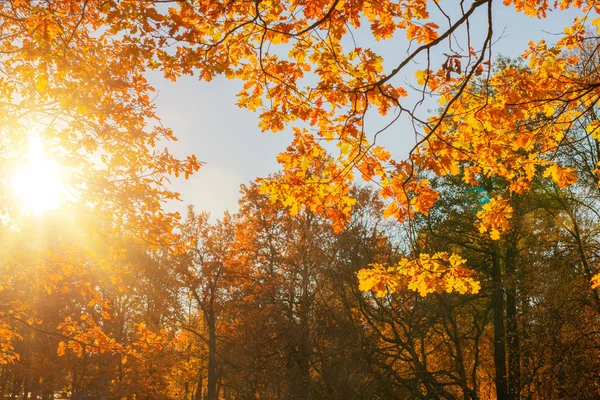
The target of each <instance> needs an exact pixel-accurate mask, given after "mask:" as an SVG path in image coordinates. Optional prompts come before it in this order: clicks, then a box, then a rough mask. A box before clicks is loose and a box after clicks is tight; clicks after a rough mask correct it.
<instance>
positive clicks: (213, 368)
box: [205, 309, 218, 400]
mask: <svg viewBox="0 0 600 400" xmlns="http://www.w3.org/2000/svg"><path fill="white" fill-rule="evenodd" d="M205 316H206V325H207V328H208V382H207V396H206V399H207V400H217V399H218V397H217V354H216V353H217V332H216V322H215V315H214V310H212V309H209V310H206V312H205Z"/></svg>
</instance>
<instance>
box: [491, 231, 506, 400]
mask: <svg viewBox="0 0 600 400" xmlns="http://www.w3.org/2000/svg"><path fill="white" fill-rule="evenodd" d="M492 283H493V285H494V287H493V292H492V311H493V314H494V318H493V320H494V367H495V370H496V376H495V383H496V397H497V399H498V400H508V399H509V397H508V381H507V371H506V331H505V328H504V308H505V307H504V282H503V279H502V262H501V257H500V247H499V245H498V244H497V243H494V244H493V253H492Z"/></svg>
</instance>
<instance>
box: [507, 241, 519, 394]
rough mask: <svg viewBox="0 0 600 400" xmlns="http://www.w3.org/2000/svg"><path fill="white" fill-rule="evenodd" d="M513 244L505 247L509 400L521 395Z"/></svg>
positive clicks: (515, 269) (515, 270)
mask: <svg viewBox="0 0 600 400" xmlns="http://www.w3.org/2000/svg"><path fill="white" fill-rule="evenodd" d="M516 272H517V268H516V259H515V249H514V245H513V244H512V243H511V244H509V245H508V246H507V249H506V274H507V277H508V280H507V284H506V289H507V290H506V331H507V335H506V338H507V344H508V393H509V398H510V399H511V400H518V399H519V398H520V397H521V396H520V393H521V349H520V345H519V321H518V318H517V276H516Z"/></svg>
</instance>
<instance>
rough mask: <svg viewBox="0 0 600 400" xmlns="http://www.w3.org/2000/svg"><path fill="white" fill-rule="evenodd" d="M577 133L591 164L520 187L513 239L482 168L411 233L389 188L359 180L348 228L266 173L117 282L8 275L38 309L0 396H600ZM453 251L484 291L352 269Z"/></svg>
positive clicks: (443, 185)
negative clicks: (304, 204)
mask: <svg viewBox="0 0 600 400" xmlns="http://www.w3.org/2000/svg"><path fill="white" fill-rule="evenodd" d="M579 139H581V140H576V141H572V142H570V143H565V145H564V146H563V151H562V153H561V154H560V157H561V158H562V161H564V162H565V163H570V164H572V163H578V164H579V165H578V167H579V168H580V169H581V170H585V171H588V174H587V176H581V178H580V180H579V182H578V183H577V184H576V185H573V186H571V187H570V188H569V189H568V190H564V189H560V188H559V187H558V186H557V185H554V184H551V183H548V181H546V180H543V179H540V180H539V181H536V182H535V184H534V187H532V190H531V192H530V193H528V194H527V195H515V196H513V197H512V198H511V199H510V201H509V204H510V206H511V207H512V208H513V210H514V214H513V217H512V218H511V222H510V223H511V226H510V229H509V231H508V232H506V233H505V234H503V235H502V236H501V237H500V239H498V240H492V239H491V238H490V235H489V234H488V233H481V232H480V231H479V229H478V220H477V217H476V214H477V211H478V210H479V209H480V207H481V205H482V204H485V203H487V202H488V201H489V199H490V198H493V196H494V193H495V192H497V191H500V190H503V189H504V187H503V185H504V183H503V182H501V181H499V180H494V179H486V178H484V177H482V178H481V179H480V182H479V183H480V186H479V188H474V187H472V186H470V185H467V184H464V183H463V182H462V181H461V180H460V178H459V177H441V178H437V179H435V181H434V186H435V188H436V190H438V191H439V192H440V194H441V197H440V199H439V201H438V203H437V205H436V206H435V208H434V209H433V210H432V212H431V213H430V214H429V215H428V216H420V217H418V218H416V219H415V220H414V221H412V222H411V223H410V224H409V225H400V224H392V223H390V222H389V221H388V222H386V221H385V220H383V219H382V207H383V204H382V202H381V201H380V199H379V198H378V197H377V195H375V194H374V193H373V192H372V191H370V190H367V189H356V193H355V194H356V197H357V199H358V201H357V204H356V206H355V208H354V211H353V214H352V221H351V223H350V224H349V225H348V226H347V228H346V229H345V230H344V231H343V232H342V233H340V234H334V233H333V231H332V229H331V227H330V224H329V223H328V222H326V221H325V220H324V219H323V218H321V217H318V216H316V215H314V214H312V213H311V212H309V211H302V212H300V213H299V214H297V215H295V216H290V215H289V213H288V212H287V210H286V209H285V207H283V206H282V205H281V204H279V203H272V202H271V201H270V200H269V197H268V195H263V194H260V192H259V190H258V186H257V185H256V184H252V185H250V186H248V187H243V188H242V197H241V200H240V210H239V212H238V213H237V214H235V215H230V214H226V215H225V216H224V217H223V218H222V219H221V220H218V221H217V222H215V223H211V222H209V218H208V216H207V215H206V214H196V213H195V212H194V211H193V209H190V210H189V213H188V216H187V219H186V221H185V223H184V224H182V226H181V228H180V239H179V240H181V241H182V242H184V243H186V247H185V248H184V250H180V251H179V252H175V254H174V252H173V251H167V250H166V249H160V248H149V247H147V246H145V245H144V244H143V243H136V242H135V241H134V240H124V239H119V240H122V246H123V249H122V251H121V253H122V257H121V258H120V260H119V261H118V262H117V263H116V264H115V265H118V266H120V268H121V269H122V270H121V271H120V273H119V274H111V273H109V272H107V271H108V270H110V271H112V270H114V268H115V265H112V266H111V268H110V269H106V268H103V266H102V265H101V263H97V262H94V263H92V262H90V263H87V264H86V263H85V262H83V264H81V263H80V265H85V271H78V272H71V274H70V276H73V277H76V279H77V280H79V281H72V282H70V283H69V285H68V287H67V288H66V289H63V290H60V288H59V289H58V290H56V288H54V289H50V288H46V289H48V290H41V289H40V288H38V289H39V290H38V289H35V290H33V289H32V288H36V287H37V286H35V285H29V284H28V282H26V281H25V280H23V281H21V282H20V283H19V282H13V284H11V285H9V288H6V289H3V291H2V292H0V293H1V295H2V296H3V297H4V298H5V299H6V301H8V299H11V300H10V301H11V307H13V308H14V307H16V306H15V301H17V300H15V299H19V298H20V297H22V298H23V299H27V301H28V302H29V303H31V304H33V306H32V307H33V308H34V309H35V310H36V312H35V315H36V317H35V318H38V319H39V321H29V323H28V322H27V321H21V320H19V318H10V316H6V317H5V319H4V320H5V321H8V322H7V323H9V324H10V328H11V329H10V332H13V333H14V334H15V335H17V336H19V337H18V338H16V339H15V340H13V343H14V349H10V348H8V347H6V348H4V349H3V351H4V353H5V354H9V353H11V352H16V353H18V354H19V358H18V359H14V360H10V361H8V362H7V363H6V364H4V365H2V366H1V372H0V391H1V392H2V394H3V395H4V396H5V397H7V398H13V399H14V398H17V396H21V395H22V393H23V392H26V393H30V395H29V396H30V397H29V398H38V396H39V397H41V398H44V399H50V398H52V396H53V395H54V394H55V393H57V391H60V390H62V391H63V392H65V394H66V395H70V396H71V398H72V399H90V398H94V399H185V400H200V399H208V400H215V399H218V398H224V399H257V398H261V399H405V398H415V399H418V398H422V399H490V398H496V397H497V398H500V399H556V398H577V399H596V398H598V393H599V392H598V390H599V386H598V385H600V375H599V374H600V354H599V353H600V351H599V350H600V347H599V346H600V294H599V293H598V289H595V288H594V289H593V288H592V284H591V282H590V281H591V279H592V277H593V275H594V274H596V273H597V272H598V266H597V265H598V264H597V263H598V257H599V255H600V243H599V242H598V239H599V238H600V236H599V231H598V222H599V215H598V211H599V208H598V204H599V203H598V200H599V199H600V189H598V185H597V177H596V170H595V168H596V167H595V166H596V163H597V161H598V159H599V156H600V152H599V150H598V145H597V143H596V142H595V141H590V140H589V138H588V137H587V136H586V135H585V134H583V133H582V135H581V137H580V138H579ZM63 240H64V238H63ZM408 249H410V250H408ZM111 251H112V252H114V249H113V250H111ZM440 251H444V252H449V253H456V254H459V255H461V256H462V257H463V258H465V259H467V260H468V265H469V267H470V268H471V269H473V270H474V271H475V277H476V278H477V279H478V280H479V281H480V283H481V290H480V291H479V292H478V293H477V294H464V295H461V294H456V293H452V294H448V293H443V292H439V293H433V294H430V295H428V296H426V297H422V296H420V295H419V294H418V293H417V292H415V291H412V290H408V289H403V290H400V291H398V292H397V293H395V294H393V295H384V296H382V297H377V296H376V295H375V294H373V293H363V292H361V291H359V284H358V280H357V272H358V271H359V270H360V269H363V268H369V264H372V263H380V264H383V265H389V266H393V265H394V264H395V263H396V262H397V261H398V259H399V258H400V257H401V256H406V255H409V256H411V257H416V255H417V254H420V253H429V254H433V253H436V252H440ZM410 252H412V253H410ZM83 259H84V260H85V256H83ZM94 260H95V259H94ZM65 263H66V261H65V256H64V254H63V255H62V256H61V258H60V264H61V267H58V266H55V267H48V266H49V265H52V260H45V265H46V267H45V268H49V269H48V270H44V271H43V273H45V274H47V275H46V276H45V279H44V280H42V281H44V282H47V281H48V280H51V279H48V278H49V277H50V278H51V277H52V274H57V273H59V274H61V276H62V278H60V279H59V278H57V279H56V281H57V282H63V281H64V280H65V279H66V278H65V276H69V274H67V273H66V272H65V271H68V270H65V269H64V267H63V266H62V265H64V264H65ZM23 265H25V264H23ZM32 267H34V266H32ZM52 268H54V269H52ZM61 268H63V269H61ZM59 270H60V271H59ZM61 271H62V272H61ZM36 274H37V275H39V274H40V271H39V270H37V271H36V272H35V273H33V275H32V276H37V275H36ZM38 279H39V276H38ZM74 279H75V278H74ZM78 285H79V286H78ZM74 287H81V288H82V289H81V290H79V293H78V292H77V290H74V289H73V288H74ZM85 287H92V288H95V289H96V290H97V291H98V293H100V294H101V296H99V297H98V296H97V297H95V298H90V296H89V294H87V293H86V292H85ZM65 321H66V322H65ZM69 323H72V324H73V327H72V328H71V329H65V327H64V326H61V328H62V330H61V331H60V333H56V332H55V331H54V330H53V329H54V327H55V326H56V325H57V324H69ZM85 324H88V325H86V329H85V334H84V333H83V329H79V328H80V327H82V326H83V325H85ZM89 324H94V325H95V327H96V328H97V329H94V326H90V325H89ZM78 329H79V330H78Z"/></svg>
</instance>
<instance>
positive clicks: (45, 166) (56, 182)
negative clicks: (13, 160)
mask: <svg viewBox="0 0 600 400" xmlns="http://www.w3.org/2000/svg"><path fill="white" fill-rule="evenodd" d="M12 184H13V189H14V191H15V194H16V197H17V198H18V200H19V201H20V204H21V206H22V207H23V209H24V210H25V211H27V212H31V213H33V214H36V215H39V214H41V213H43V212H44V211H48V210H55V209H57V208H58V207H59V206H60V203H61V199H62V195H63V191H64V185H63V182H62V179H61V177H60V171H59V168H58V166H57V165H56V164H54V163H53V162H51V161H50V160H48V158H47V157H46V155H45V154H44V149H43V146H42V142H41V141H40V138H39V136H37V135H34V134H32V135H31V136H30V138H29V153H28V155H27V162H26V163H25V165H24V166H23V168H22V169H20V170H18V171H17V173H16V174H15V176H14V177H13V181H12Z"/></svg>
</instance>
